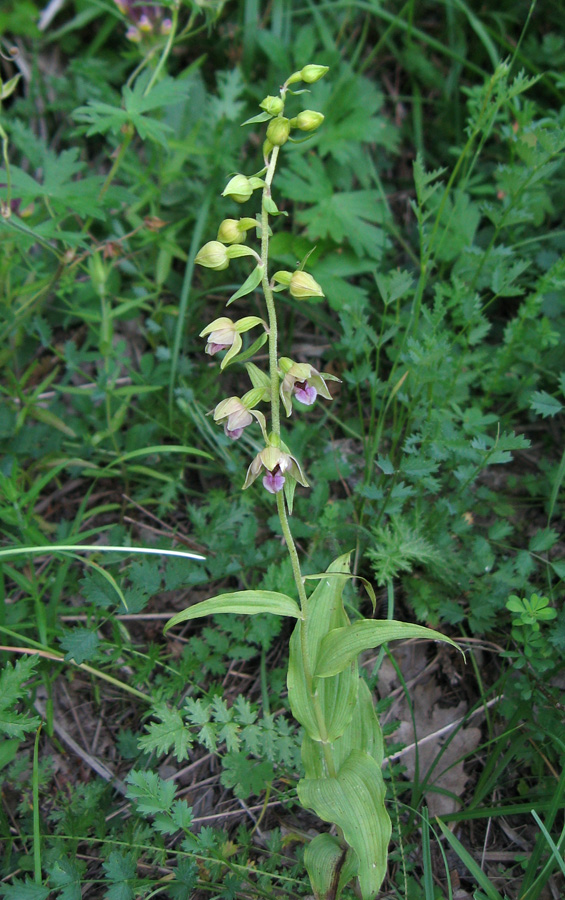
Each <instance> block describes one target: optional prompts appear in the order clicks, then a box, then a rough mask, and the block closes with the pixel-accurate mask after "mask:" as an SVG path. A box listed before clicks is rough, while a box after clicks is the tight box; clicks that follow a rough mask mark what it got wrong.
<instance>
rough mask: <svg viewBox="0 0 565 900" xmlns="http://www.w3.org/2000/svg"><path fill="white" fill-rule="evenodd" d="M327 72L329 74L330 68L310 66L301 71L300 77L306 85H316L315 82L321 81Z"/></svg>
mask: <svg viewBox="0 0 565 900" xmlns="http://www.w3.org/2000/svg"><path fill="white" fill-rule="evenodd" d="M326 72H329V66H316V65H313V64H310V65H308V66H304V67H303V68H302V69H301V70H300V77H301V79H302V81H305V82H306V84H314V82H315V81H319V80H320V78H323V77H324V75H325V74H326Z"/></svg>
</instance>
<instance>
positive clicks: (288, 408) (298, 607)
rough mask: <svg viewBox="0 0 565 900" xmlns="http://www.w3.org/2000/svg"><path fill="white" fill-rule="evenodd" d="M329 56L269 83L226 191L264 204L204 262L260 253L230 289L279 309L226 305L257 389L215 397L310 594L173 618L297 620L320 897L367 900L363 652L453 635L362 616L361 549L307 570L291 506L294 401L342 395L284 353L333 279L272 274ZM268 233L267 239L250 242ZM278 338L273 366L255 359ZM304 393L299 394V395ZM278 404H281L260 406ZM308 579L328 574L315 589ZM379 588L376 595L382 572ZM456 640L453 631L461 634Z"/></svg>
mask: <svg viewBox="0 0 565 900" xmlns="http://www.w3.org/2000/svg"><path fill="white" fill-rule="evenodd" d="M327 71H328V68H327V67H326V66H323V65H306V66H304V68H302V69H301V70H300V71H298V72H294V73H293V74H292V75H291V76H290V77H289V78H287V80H286V81H285V83H284V84H283V85H282V87H281V89H280V94H279V96H278V97H275V96H268V97H265V99H264V100H263V101H262V103H261V104H260V107H261V109H262V112H260V113H259V114H258V115H257V116H254V117H253V118H251V119H249V120H248V121H247V122H246V123H244V124H256V123H264V122H266V123H268V124H267V129H266V138H265V141H264V143H263V158H264V167H263V168H262V169H261V170H260V171H259V172H257V173H256V174H254V175H252V176H250V177H247V176H245V175H242V174H236V175H234V176H233V177H232V178H231V179H230V181H229V182H228V184H227V185H226V188H225V190H224V192H223V195H224V196H227V197H230V198H231V199H232V200H235V201H236V203H239V204H247V203H249V202H250V201H252V200H253V199H254V197H255V196H257V195H259V196H260V210H259V213H258V214H257V215H255V216H248V217H243V218H240V219H224V220H223V222H221V224H220V226H219V228H218V233H217V236H216V239H215V240H211V241H209V242H208V243H207V244H205V245H204V246H203V247H202V249H201V250H200V251H199V253H198V254H197V256H196V263H198V264H199V265H201V266H205V267H207V268H210V269H217V270H218V271H222V270H224V269H226V268H227V267H228V266H229V264H230V262H231V260H232V259H237V258H240V257H250V258H251V261H252V262H253V263H254V267H253V269H252V271H251V273H250V274H249V276H248V277H247V279H246V280H245V281H244V283H243V284H242V286H241V287H240V288H239V289H238V290H237V291H236V292H235V293H234V294H233V295H232V296H231V297H230V298H229V299H228V301H227V305H228V306H230V305H231V304H232V303H235V302H236V301H243V302H245V301H244V298H245V297H246V296H247V295H249V294H251V293H252V292H253V291H256V290H257V289H259V288H260V289H261V290H262V293H263V297H264V304H265V318H264V319H263V318H260V317H258V316H255V315H244V316H243V317H242V318H239V319H232V318H229V317H227V316H221V317H220V318H218V319H215V320H214V321H213V322H211V323H210V324H209V325H207V326H206V327H205V328H204V329H202V331H201V337H202V338H205V339H206V348H205V352H206V353H208V354H209V355H210V356H216V355H219V354H224V355H223V358H222V361H221V363H220V370H221V371H222V370H224V369H225V368H226V367H227V366H230V365H232V364H234V363H237V362H240V363H241V364H242V366H244V367H245V369H246V371H247V377H248V378H249V381H250V388H249V390H247V392H245V393H243V394H242V396H240V397H235V396H234V397H228V398H226V399H224V400H222V401H221V402H220V403H219V404H218V405H217V406H216V408H215V409H214V410H213V413H212V414H213V418H214V421H215V422H217V423H218V424H219V425H221V426H223V428H224V432H225V434H226V435H227V436H228V437H229V438H231V439H232V440H238V439H239V438H240V437H241V435H242V433H243V431H244V429H245V428H248V427H253V426H254V425H255V424H258V426H259V428H260V430H261V433H262V440H263V444H264V446H263V448H262V449H261V450H260V451H259V452H258V453H257V455H256V456H255V458H254V459H253V460H251V462H250V465H249V468H248V470H247V476H246V478H245V481H244V484H243V489H244V490H246V489H248V488H250V487H251V485H253V484H254V483H255V482H257V480H258V479H260V480H261V481H260V483H261V485H262V488H263V489H264V490H265V491H267V492H268V493H269V494H272V495H273V497H274V502H275V503H276V507H277V512H278V516H279V520H280V524H281V528H282V533H283V535H284V539H285V542H286V547H287V550H288V553H289V555H290V561H291V564H292V570H293V574H294V582H295V585H296V596H294V597H291V596H288V595H287V594H283V593H279V592H276V591H264V590H253V591H237V592H234V593H227V594H220V595H218V596H215V597H212V598H210V599H209V600H204V601H202V602H200V603H197V604H195V605H193V606H191V607H189V608H188V609H185V610H183V611H182V612H180V613H178V614H177V615H175V616H174V617H173V618H172V619H171V620H170V621H169V622H168V623H167V626H166V628H167V629H169V628H171V627H173V626H175V625H177V624H179V623H180V622H185V621H186V620H189V619H196V618H200V617H202V616H207V615H211V614H218V613H236V614H241V615H255V614H257V613H270V614H272V615H278V616H289V617H291V618H293V619H295V620H296V625H295V628H294V630H293V633H292V636H291V638H290V645H289V663H288V678H287V684H288V696H289V702H290V707H291V710H292V713H293V715H294V717H295V718H296V720H297V721H298V722H299V723H300V724H301V725H302V727H303V729H304V736H303V743H302V760H303V764H304V777H303V778H302V779H301V780H300V781H299V783H298V788H297V790H298V798H299V800H300V802H301V804H302V805H303V806H304V807H305V808H308V809H311V810H313V811H314V812H315V813H316V814H317V815H318V817H319V818H320V819H321V820H322V821H323V822H326V823H328V824H329V825H331V826H332V827H331V829H330V830H328V831H324V832H322V833H320V834H319V835H318V836H317V837H315V838H314V839H313V840H312V841H311V842H310V844H309V845H308V847H307V848H306V850H305V854H304V862H305V865H306V868H307V871H308V874H309V877H310V881H311V884H312V888H313V891H314V894H315V896H316V898H318V900H330V898H331V900H334V898H338V897H339V895H340V893H341V892H342V890H343V888H344V887H345V886H346V885H347V884H349V883H350V882H354V883H355V887H356V890H357V892H358V893H359V895H360V896H361V898H362V900H372V898H375V897H376V896H377V894H378V892H379V890H380V887H381V884H382V882H383V879H384V877H385V874H386V864H387V854H388V843H389V840H390V834H391V825H390V819H389V816H388V813H387V811H386V808H385V785H384V781H383V776H382V764H383V738H382V734H381V729H380V727H379V723H378V720H377V716H376V713H375V709H374V705H373V699H372V696H371V693H370V690H369V688H368V686H367V683H366V682H365V681H364V679H363V677H362V676H361V675H360V672H359V664H358V657H359V654H360V653H361V652H362V651H363V650H367V649H369V648H375V647H378V646H381V645H383V644H384V643H386V642H388V641H390V640H394V639H398V638H415V637H425V638H431V639H434V640H449V639H448V638H444V637H443V636H442V635H441V634H439V633H437V632H435V631H431V630H430V629H427V628H424V627H422V626H419V625H410V624H405V623H401V622H395V621H391V620H386V621H382V620H381V621H379V620H374V619H360V620H357V621H355V622H354V623H352V622H350V620H349V618H348V616H347V614H346V612H345V608H344V605H343V601H342V592H343V589H344V586H345V583H346V581H347V579H349V578H352V577H355V576H354V575H352V574H351V572H350V553H344V554H343V555H341V556H340V557H339V558H338V559H336V560H335V561H334V562H333V563H332V564H331V565H330V566H329V568H328V570H327V571H326V572H324V573H322V574H318V575H308V576H303V575H302V571H301V566H300V559H299V556H298V552H297V548H296V545H295V542H294V540H293V537H292V530H291V527H290V521H289V520H290V517H291V516H292V512H293V501H294V494H295V490H296V486H297V485H301V486H302V487H303V488H307V487H308V481H307V478H306V475H305V474H304V469H303V466H302V464H301V462H300V460H299V459H298V458H297V456H296V455H295V454H294V453H293V452H292V450H291V449H290V448H289V447H288V446H287V445H286V444H285V443H284V441H283V440H282V437H281V406H282V409H283V410H284V413H285V414H286V416H287V417H291V416H292V415H294V414H295V412H296V411H298V410H303V409H304V408H306V407H308V406H311V405H312V404H313V403H315V402H316V401H317V399H318V398H319V397H322V398H324V399H325V400H328V401H331V400H332V395H331V392H330V389H329V385H330V384H331V382H336V381H338V380H339V379H337V378H336V377H335V376H334V375H330V374H328V373H324V372H319V371H318V370H317V369H316V368H315V367H314V366H313V365H312V364H311V363H308V362H296V361H295V360H293V359H290V358H287V357H279V355H278V344H279V324H280V321H281V317H280V306H281V300H282V298H279V295H280V294H281V293H282V292H284V291H288V292H289V293H290V295H291V297H293V298H294V299H295V300H307V299H308V298H310V297H317V298H319V297H323V296H324V294H323V290H322V288H321V286H320V285H319V284H318V283H317V282H316V281H315V280H314V278H313V277H312V275H310V274H309V273H308V272H306V271H305V264H306V262H307V259H308V258H306V259H305V260H303V261H302V263H301V264H300V265H299V266H298V268H297V269H296V271H294V272H290V271H276V272H274V273H273V274H272V275H271V274H270V273H269V240H270V237H271V234H272V231H271V228H270V224H269V222H270V219H271V218H272V217H277V216H280V215H282V214H283V213H281V211H280V210H279V209H278V207H277V205H276V202H275V200H274V199H273V180H274V176H275V172H276V168H277V164H278V162H279V156H280V154H281V150H282V148H283V147H285V145H288V144H291V143H292V142H295V141H296V140H297V138H296V137H295V136H296V135H298V136H299V138H298V139H300V133H301V132H307V133H308V132H312V131H314V130H315V129H317V128H319V127H320V125H321V124H322V122H323V119H324V117H323V115H322V114H321V113H319V112H315V111H313V110H308V109H306V110H303V111H302V112H298V114H297V115H296V116H294V117H288V116H286V115H285V108H286V103H287V99H288V97H289V95H291V96H293V95H297V94H302V93H304V92H305V91H304V90H298V91H293V90H292V89H291V87H292V86H293V85H296V84H298V83H303V84H305V85H311V84H314V83H315V82H317V81H318V80H319V79H320V78H322V77H323V76H325V75H326V73H327ZM251 232H254V233H255V234H256V236H257V243H258V246H257V249H255V248H254V247H252V246H251V245H250V244H248V243H247V240H248V238H249V235H250V233H251ZM253 329H257V330H258V331H259V337H257V338H256V339H255V341H254V342H253V343H252V344H251V345H250V346H249V347H247V348H246V349H244V346H243V338H242V335H243V334H245V333H246V332H248V331H251V330H253ZM267 342H268V351H269V353H268V356H269V365H268V370H267V371H264V370H262V369H261V368H260V367H259V366H258V365H256V364H255V363H254V362H253V361H252V358H253V356H254V355H255V354H256V353H257V351H258V350H259V349H260V348H261V347H263V346H264V344H265V343H267ZM293 401H296V404H297V405H295V404H294V403H293ZM260 404H266V408H267V414H265V413H264V412H263V411H262V410H261V409H259V408H258V407H259V405H260ZM307 580H314V581H317V582H318V583H317V585H316V587H315V589H314V591H313V592H312V593H310V594H309V593H308V592H307V590H306V582H307ZM366 586H367V590H368V593H369V596H370V598H371V600H372V603H373V609H374V607H375V595H374V592H373V589H372V587H371V586H370V584H368V583H367V585H366ZM450 643H453V642H451V641H450Z"/></svg>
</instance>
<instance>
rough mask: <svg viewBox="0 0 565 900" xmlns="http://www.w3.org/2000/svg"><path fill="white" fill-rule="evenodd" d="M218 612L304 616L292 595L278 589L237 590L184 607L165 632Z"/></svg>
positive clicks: (170, 620) (242, 614) (168, 623)
mask: <svg viewBox="0 0 565 900" xmlns="http://www.w3.org/2000/svg"><path fill="white" fill-rule="evenodd" d="M218 613H236V614H238V615H240V616H256V615H257V613H271V614H272V615H274V616H292V617H293V618H294V619H300V618H302V613H301V612H300V607H299V606H298V604H297V603H296V601H295V600H293V599H292V597H288V596H287V595H286V594H279V593H277V591H235V592H234V593H233V594H218V596H217V597H210V599H209V600H202V602H201V603H195V604H194V606H189V607H188V608H187V609H183V610H182V612H179V613H177V614H176V616H173V618H172V619H169V621H168V622H167V624H166V625H165V629H164V630H165V632H167V631H168V630H169V628H173V626H174V625H178V624H179V622H186V621H187V620H188V619H200V618H202V616H214V615H216V614H218Z"/></svg>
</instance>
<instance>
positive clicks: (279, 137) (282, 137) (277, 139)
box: [267, 116, 290, 147]
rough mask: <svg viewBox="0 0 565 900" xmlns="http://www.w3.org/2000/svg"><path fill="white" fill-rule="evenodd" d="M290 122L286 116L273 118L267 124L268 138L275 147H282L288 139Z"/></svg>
mask: <svg viewBox="0 0 565 900" xmlns="http://www.w3.org/2000/svg"><path fill="white" fill-rule="evenodd" d="M289 134H290V122H289V120H288V119H286V118H285V117H284V116H277V118H276V119H271V121H270V122H269V124H268V125H267V140H268V141H270V143H271V144H273V146H275V147H282V145H283V144H286V142H287V141H288V136H289Z"/></svg>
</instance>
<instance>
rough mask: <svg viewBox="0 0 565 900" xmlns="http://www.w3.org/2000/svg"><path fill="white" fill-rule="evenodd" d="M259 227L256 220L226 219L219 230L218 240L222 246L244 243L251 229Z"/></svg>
mask: <svg viewBox="0 0 565 900" xmlns="http://www.w3.org/2000/svg"><path fill="white" fill-rule="evenodd" d="M256 227H257V220H256V219H250V218H249V219H248V218H244V219H224V221H223V222H221V224H220V227H219V228H218V237H217V240H219V241H221V242H222V244H236V243H243V241H245V238H246V237H247V232H248V231H249V229H250V228H256Z"/></svg>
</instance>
